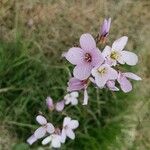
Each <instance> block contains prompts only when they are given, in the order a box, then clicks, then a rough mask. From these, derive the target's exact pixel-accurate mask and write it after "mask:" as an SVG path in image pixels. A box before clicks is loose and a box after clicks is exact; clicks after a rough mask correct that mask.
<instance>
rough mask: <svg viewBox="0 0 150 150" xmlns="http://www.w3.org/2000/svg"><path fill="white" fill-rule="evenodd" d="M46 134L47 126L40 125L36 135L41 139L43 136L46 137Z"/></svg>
mask: <svg viewBox="0 0 150 150" xmlns="http://www.w3.org/2000/svg"><path fill="white" fill-rule="evenodd" d="M45 134H46V128H45V127H39V128H38V129H36V131H35V132H34V136H35V138H37V139H40V138H42V137H44V136H45Z"/></svg>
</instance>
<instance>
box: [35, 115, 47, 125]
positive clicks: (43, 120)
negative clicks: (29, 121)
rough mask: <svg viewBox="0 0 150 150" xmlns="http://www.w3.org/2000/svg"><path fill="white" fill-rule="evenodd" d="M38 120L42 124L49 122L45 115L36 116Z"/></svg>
mask: <svg viewBox="0 0 150 150" xmlns="http://www.w3.org/2000/svg"><path fill="white" fill-rule="evenodd" d="M36 121H37V122H38V123H39V124H40V125H45V124H46V123H47V120H46V119H45V117H43V116H41V115H38V116H37V117H36Z"/></svg>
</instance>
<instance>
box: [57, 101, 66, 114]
mask: <svg viewBox="0 0 150 150" xmlns="http://www.w3.org/2000/svg"><path fill="white" fill-rule="evenodd" d="M64 106H65V103H64V100H62V101H60V102H57V103H56V106H55V109H56V110H57V111H62V110H63V109H64Z"/></svg>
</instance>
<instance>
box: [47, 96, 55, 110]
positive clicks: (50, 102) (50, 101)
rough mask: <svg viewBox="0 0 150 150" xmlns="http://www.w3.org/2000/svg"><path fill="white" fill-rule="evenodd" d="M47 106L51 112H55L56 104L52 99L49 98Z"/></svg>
mask: <svg viewBox="0 0 150 150" xmlns="http://www.w3.org/2000/svg"><path fill="white" fill-rule="evenodd" d="M46 105H47V107H48V109H49V110H53V109H54V103H53V100H52V98H51V97H47V99H46Z"/></svg>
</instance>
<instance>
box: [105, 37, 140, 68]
mask: <svg viewBox="0 0 150 150" xmlns="http://www.w3.org/2000/svg"><path fill="white" fill-rule="evenodd" d="M127 41H128V37H126V36H123V37H121V38H119V39H118V40H116V41H115V42H114V43H113V45H112V47H109V46H106V47H105V49H104V50H103V52H102V55H103V56H104V57H105V59H106V62H107V63H108V64H110V65H113V66H115V65H116V64H117V62H118V63H120V64H125V63H126V64H128V65H131V66H134V65H136V64H137V62H138V57H137V55H136V54H134V53H132V52H129V51H126V50H123V49H124V47H125V45H126V44H127Z"/></svg>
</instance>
